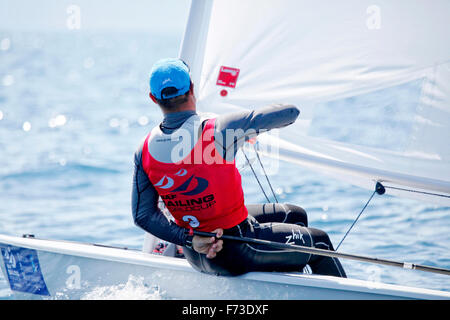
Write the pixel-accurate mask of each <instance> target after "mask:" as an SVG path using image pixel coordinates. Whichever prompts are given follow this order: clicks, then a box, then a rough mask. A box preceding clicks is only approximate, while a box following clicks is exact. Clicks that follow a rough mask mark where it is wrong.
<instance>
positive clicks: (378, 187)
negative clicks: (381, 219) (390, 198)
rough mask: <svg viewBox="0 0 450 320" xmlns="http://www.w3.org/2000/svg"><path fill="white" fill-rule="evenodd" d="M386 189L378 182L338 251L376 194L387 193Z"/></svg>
mask: <svg viewBox="0 0 450 320" xmlns="http://www.w3.org/2000/svg"><path fill="white" fill-rule="evenodd" d="M385 191H386V190H385V188H384V186H383V185H382V184H381V183H380V182H377V184H376V186H375V191H374V192H373V193H372V195H371V196H370V198H369V200H367V203H366V204H365V205H364V207H363V208H362V210H361V212H360V213H359V214H358V216H357V217H356V219H355V220H354V221H353V223H352V225H351V226H350V228H348V230H347V232H346V233H345V235H344V237H343V238H342V240H341V242H339V244H338V245H337V247H336V251H337V250H338V249H339V247H340V246H341V244H342V242H343V241H344V239H345V238H346V237H347V235H348V234H349V233H350V230H352V228H353V226H354V225H355V224H356V222H357V221H358V219H359V217H360V216H361V214H362V213H363V212H364V210H366V208H367V206H368V205H369V203H370V201H371V200H372V198H373V196H374V195H375V193H378V194H380V195H381V194H384V193H385Z"/></svg>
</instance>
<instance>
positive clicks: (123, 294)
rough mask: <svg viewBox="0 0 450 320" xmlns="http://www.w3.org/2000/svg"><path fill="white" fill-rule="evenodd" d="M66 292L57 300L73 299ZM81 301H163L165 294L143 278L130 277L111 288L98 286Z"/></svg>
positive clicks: (57, 296) (83, 295) (57, 295)
mask: <svg viewBox="0 0 450 320" xmlns="http://www.w3.org/2000/svg"><path fill="white" fill-rule="evenodd" d="M72 298H73V297H72V296H69V295H68V294H66V293H65V292H58V293H56V294H55V299H56V300H65V299H72ZM79 299H80V300H161V299H163V293H162V292H161V290H160V288H159V286H157V285H155V286H150V285H148V284H146V283H145V282H144V278H143V277H137V276H133V275H130V276H129V277H128V280H127V282H126V283H121V284H117V285H111V286H97V287H94V288H92V289H90V290H89V291H87V292H85V293H82V294H81V296H80V297H79Z"/></svg>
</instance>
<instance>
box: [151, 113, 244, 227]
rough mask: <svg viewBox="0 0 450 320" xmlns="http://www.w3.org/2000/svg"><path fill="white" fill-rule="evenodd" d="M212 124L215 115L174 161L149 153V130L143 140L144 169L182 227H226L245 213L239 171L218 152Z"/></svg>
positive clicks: (230, 225)
mask: <svg viewBox="0 0 450 320" xmlns="http://www.w3.org/2000/svg"><path fill="white" fill-rule="evenodd" d="M214 124H215V119H209V120H207V122H206V124H205V127H204V128H203V130H202V134H201V137H200V138H199V139H198V140H197V142H196V143H195V146H194V148H193V149H192V150H191V152H190V153H189V155H187V156H186V157H185V158H184V159H183V160H181V161H178V162H175V163H165V162H160V161H158V160H156V159H155V158H154V157H153V156H152V155H151V152H150V151H151V150H149V139H150V135H151V132H150V133H149V134H148V136H147V138H146V139H145V142H144V146H143V149H142V164H143V169H144V171H145V173H146V174H147V176H148V177H149V179H150V181H151V182H152V184H153V186H154V187H155V189H156V190H157V192H158V194H159V195H160V197H161V198H162V200H163V201H164V203H165V205H166V207H167V209H168V210H169V211H170V213H171V214H172V216H173V218H174V220H175V223H176V224H177V225H178V226H180V227H183V228H188V229H191V228H194V229H197V230H200V231H206V232H211V231H213V230H215V229H217V228H223V229H228V228H231V227H234V226H236V225H237V224H239V223H241V222H242V221H243V220H244V219H246V218H247V215H248V212H247V208H246V207H245V205H244V192H243V190H242V184H241V175H240V173H239V171H238V170H237V168H236V164H235V161H234V160H233V161H225V159H223V158H222V156H221V155H220V154H219V153H218V152H217V150H216V147H215V142H214ZM192 134H196V133H192Z"/></svg>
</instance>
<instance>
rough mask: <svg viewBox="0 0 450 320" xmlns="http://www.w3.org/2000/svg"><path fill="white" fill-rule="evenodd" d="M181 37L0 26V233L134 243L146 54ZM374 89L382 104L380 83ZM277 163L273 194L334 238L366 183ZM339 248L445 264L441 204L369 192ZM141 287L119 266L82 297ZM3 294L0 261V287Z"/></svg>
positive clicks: (449, 246) (416, 278)
mask: <svg viewBox="0 0 450 320" xmlns="http://www.w3.org/2000/svg"><path fill="white" fill-rule="evenodd" d="M180 41H181V35H178V34H167V35H164V34H148V33H138V32H128V33H112V32H111V33H108V32H104V33H101V32H96V33H89V32H83V33H77V32H73V33H68V32H61V33H57V32H47V33H45V32H40V33H37V32H36V33H33V32H13V31H7V30H3V31H0V234H7V235H14V236H21V235H23V234H34V235H35V236H36V237H39V238H47V239H60V240H73V241H81V242H89V243H100V244H105V245H112V246H125V247H128V248H135V249H140V248H141V246H142V243H143V239H144V232H143V231H142V230H141V229H139V228H138V227H136V226H135V225H134V223H133V221H132V216H131V201H130V195H131V181H132V173H133V154H134V152H135V150H136V148H137V147H138V145H139V143H140V141H141V139H142V138H143V137H144V136H145V135H146V133H147V132H148V131H149V130H150V129H151V128H152V127H153V126H155V125H157V124H158V123H159V122H160V120H161V113H160V111H159V109H158V108H157V107H156V106H155V105H154V104H153V103H151V101H150V99H149V98H148V76H149V71H150V69H151V66H152V64H153V63H154V62H155V61H156V60H158V59H159V58H162V57H174V56H177V55H178V48H179V44H180ZM407 89H408V88H407ZM408 90H410V92H406V93H405V94H406V95H411V96H417V92H414V86H412V87H411V88H409V89H408ZM380 98H381V97H380ZM380 100H382V101H383V103H386V104H389V102H386V97H385V95H384V94H383V99H380ZM323 109H324V110H325V111H326V108H323ZM359 125H360V126H363V125H364V123H360V124H359ZM352 126H358V124H355V123H353V124H352ZM316 130H320V126H319V127H316ZM323 130H326V126H323ZM316 135H317V136H325V137H326V136H327V131H323V132H316ZM382 138H383V137H381V138H380V139H382ZM340 139H341V141H344V142H345V139H346V138H345V135H342V137H341V138H340ZM381 143H383V141H382V140H379V141H373V144H374V145H380V144H381ZM279 166H280V170H278V174H277V175H272V176H270V180H271V182H272V184H273V186H274V190H275V192H276V194H277V197H278V198H279V200H280V201H283V202H287V203H293V204H297V205H300V206H302V207H303V208H305V210H306V211H307V212H308V216H309V223H310V226H313V227H316V228H320V229H323V230H325V231H326V232H328V234H329V235H330V238H331V240H332V242H333V243H334V244H335V245H336V244H337V243H339V241H340V240H341V239H342V237H343V235H344V234H345V232H346V231H347V230H348V228H349V227H350V225H351V224H352V222H353V220H354V219H355V218H356V216H357V215H358V213H359V212H360V210H361V209H362V208H363V206H364V204H365V203H366V201H367V200H368V199H369V197H370V195H371V194H372V191H371V190H365V189H361V188H358V187H354V186H352V185H349V184H347V183H343V182H340V181H337V180H333V179H331V178H329V177H326V176H323V175H320V174H318V173H315V172H312V171H308V170H306V169H304V168H301V167H299V166H295V165H293V164H289V163H285V162H280V163H279ZM241 172H242V176H243V186H244V192H245V197H246V201H247V202H248V203H259V202H265V201H266V200H265V197H264V195H263V194H262V192H261V190H260V189H259V186H258V184H257V183H256V180H255V178H254V176H253V174H252V172H251V170H250V169H249V167H248V166H245V167H243V168H242V170H241ZM260 180H261V182H262V183H265V179H264V178H261V177H260ZM265 188H266V190H268V193H269V195H270V189H269V188H267V185H265ZM339 250H340V251H342V252H347V253H353V254H360V255H365V256H373V257H379V258H385V259H391V260H398V261H408V262H413V263H418V264H425V265H431V266H438V267H443V268H450V208H449V207H440V206H437V205H434V204H430V203H424V202H419V201H415V200H410V199H400V198H394V197H391V196H386V195H385V196H378V195H377V196H375V197H374V199H373V200H372V202H371V203H370V205H369V206H368V208H367V209H366V211H365V212H364V213H363V214H362V216H361V218H360V220H359V221H358V223H357V224H356V225H355V227H354V228H353V229H352V231H351V232H350V234H349V235H348V236H347V238H346V240H345V241H344V243H343V244H342V245H341V247H340V249H339ZM342 263H343V265H344V267H345V269H346V271H347V274H348V276H349V277H352V278H356V279H362V280H376V281H382V282H386V283H392V284H401V285H408V286H417V287H423V288H431V289H440V290H446V291H450V278H449V277H448V276H443V275H435V274H430V273H425V272H419V271H408V270H402V269H396V268H393V267H385V266H380V265H372V264H367V263H358V262H354V261H349V260H342ZM181 285H182V284H181ZM149 290H150V289H148V288H147V287H146V286H144V285H143V284H142V283H140V281H139V279H134V278H130V281H129V282H128V283H124V284H122V285H118V286H114V287H109V288H97V290H93V291H92V292H90V293H87V295H86V298H88V299H113V298H119V299H121V298H122V299H155V298H156V299H157V298H159V296H158V295H157V293H155V292H152V291H149ZM11 298H12V295H11V291H10V290H9V287H8V285H7V282H6V280H5V279H4V278H3V275H2V274H1V273H0V299H11Z"/></svg>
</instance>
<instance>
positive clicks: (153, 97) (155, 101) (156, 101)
mask: <svg viewBox="0 0 450 320" xmlns="http://www.w3.org/2000/svg"><path fill="white" fill-rule="evenodd" d="M148 95H149V97H150V99H152V101H153V102H154V103H156V104H158V100H156V98H155V96H154V95H152V93H151V92H150V93H149V94H148Z"/></svg>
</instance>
